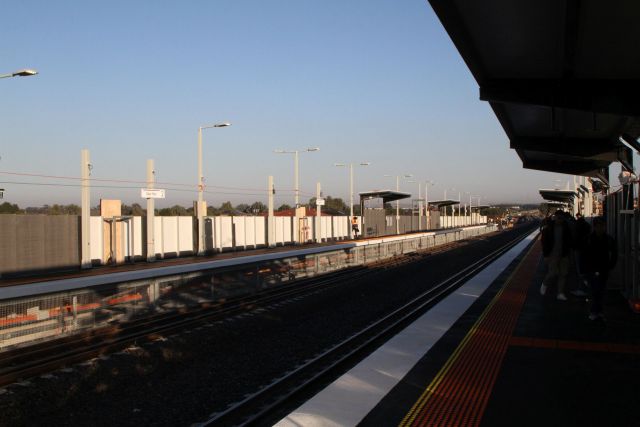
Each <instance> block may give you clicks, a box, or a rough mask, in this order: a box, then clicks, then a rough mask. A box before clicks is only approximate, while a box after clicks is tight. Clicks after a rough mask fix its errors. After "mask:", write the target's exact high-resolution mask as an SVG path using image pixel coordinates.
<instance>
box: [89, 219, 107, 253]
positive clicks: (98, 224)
mask: <svg viewBox="0 0 640 427" xmlns="http://www.w3.org/2000/svg"><path fill="white" fill-rule="evenodd" d="M89 233H90V234H89V236H90V237H91V241H90V243H91V259H99V260H100V262H104V260H103V259H102V255H103V254H102V249H103V248H102V245H103V243H102V242H103V240H102V217H101V216H92V217H91V218H90V219H89Z"/></svg>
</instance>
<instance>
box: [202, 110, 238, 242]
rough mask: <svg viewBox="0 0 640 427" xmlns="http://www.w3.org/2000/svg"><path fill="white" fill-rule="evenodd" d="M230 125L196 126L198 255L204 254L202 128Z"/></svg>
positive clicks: (229, 124) (226, 124)
mask: <svg viewBox="0 0 640 427" xmlns="http://www.w3.org/2000/svg"><path fill="white" fill-rule="evenodd" d="M227 126H231V123H229V122H224V123H218V124H215V125H209V126H200V127H199V128H198V206H197V207H196V211H197V214H198V255H204V252H205V248H204V239H205V234H204V212H203V210H204V209H202V205H203V192H204V177H203V176H202V129H211V128H224V127H227Z"/></svg>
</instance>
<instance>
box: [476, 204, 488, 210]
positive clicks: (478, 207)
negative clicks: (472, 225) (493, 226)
mask: <svg viewBox="0 0 640 427" xmlns="http://www.w3.org/2000/svg"><path fill="white" fill-rule="evenodd" d="M490 207H491V206H489V205H480V206H471V209H472V210H473V209H478V210H481V209H489V208H490Z"/></svg>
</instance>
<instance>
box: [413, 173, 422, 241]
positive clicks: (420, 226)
mask: <svg viewBox="0 0 640 427" xmlns="http://www.w3.org/2000/svg"><path fill="white" fill-rule="evenodd" d="M421 194H422V183H421V182H419V183H418V230H422V200H420V197H421ZM412 215H413V214H412Z"/></svg>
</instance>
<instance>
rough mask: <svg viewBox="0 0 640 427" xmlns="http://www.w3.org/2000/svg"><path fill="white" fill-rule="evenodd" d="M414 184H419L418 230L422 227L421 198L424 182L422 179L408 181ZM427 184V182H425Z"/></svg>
mask: <svg viewBox="0 0 640 427" xmlns="http://www.w3.org/2000/svg"><path fill="white" fill-rule="evenodd" d="M407 182H409V183H412V184H418V231H419V230H421V229H422V200H420V196H421V195H422V182H421V181H414V180H411V181H407ZM425 185H426V183H425ZM411 231H413V209H412V210H411Z"/></svg>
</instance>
